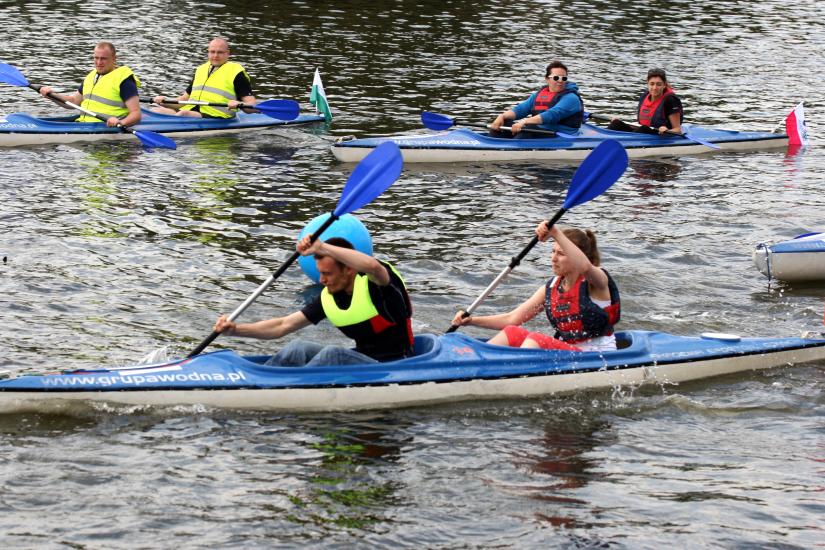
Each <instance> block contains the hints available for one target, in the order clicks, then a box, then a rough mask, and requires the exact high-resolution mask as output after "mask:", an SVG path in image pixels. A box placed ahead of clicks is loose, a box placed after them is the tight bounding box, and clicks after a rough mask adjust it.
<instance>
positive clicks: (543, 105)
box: [491, 61, 584, 138]
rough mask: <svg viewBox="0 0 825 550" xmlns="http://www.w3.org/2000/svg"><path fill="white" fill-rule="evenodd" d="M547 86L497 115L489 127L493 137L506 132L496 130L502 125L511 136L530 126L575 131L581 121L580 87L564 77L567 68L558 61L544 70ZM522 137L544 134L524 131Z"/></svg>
mask: <svg viewBox="0 0 825 550" xmlns="http://www.w3.org/2000/svg"><path fill="white" fill-rule="evenodd" d="M544 76H545V80H546V82H547V85H546V86H543V87H542V88H541V89H539V90H538V91H536V92H533V93H532V94H531V95H530V97H528V98H527V99H525V100H524V101H522V102H521V103H519V104H518V105H516V106H515V107H513V108H512V109H508V110H507V111H504V112H503V113H501V114H500V115H498V116H497V117H496V118H495V120H494V121H493V123H492V124H491V127H492V129H493V130H494V131H496V134H495V135H496V136H498V137H504V136H506V135H507V134H505V133H503V132H498V129H499V128H501V127H502V126H506V125H510V127H511V128H512V129H513V130H512V135H516V134H519V133H520V132H521V130H522V129H523V128H524V127H525V126H527V125H529V127H530V128H535V129H539V130H548V131H551V132H555V131H559V132H566V133H571V134H574V133H576V132H577V131H578V129H579V128H580V127H581V125H582V121H583V120H584V102H583V101H582V99H581V96H579V87H578V86H577V85H576V83H575V82H571V81H570V80H569V79H568V77H567V67H566V66H565V65H564V63H562V62H561V61H553V62H552V63H550V64H549V65H547V69H546V70H545V75H544ZM519 137H520V138H525V137H546V136H542V135H541V134H534V133H532V132H525V133H523V134H521V135H519Z"/></svg>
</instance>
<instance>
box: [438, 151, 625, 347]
mask: <svg viewBox="0 0 825 550" xmlns="http://www.w3.org/2000/svg"><path fill="white" fill-rule="evenodd" d="M626 169H627V151H625V150H624V147H622V146H621V144H620V143H619V142H618V141H615V140H612V139H608V140H605V141H603V142H601V143H600V144H599V145H598V146H597V147H596V148H595V149H593V151H591V152H590V154H589V155H587V158H585V159H584V160H583V161H582V163H581V165H580V166H579V168H578V169H577V170H576V173H575V174H573V179H572V180H571V181H570V186H569V187H568V188H567V197H566V198H565V199H564V205H563V206H562V207H561V208H559V210H558V212H556V214H555V215H554V216H553V217H552V218H551V219H550V220H549V221H548V222H547V228H548V229H549V228H551V227H553V226H554V225H555V224H556V222H557V221H559V218H561V217H562V216H563V215H564V213H565V212H567V211H568V210H570V209H571V208H573V207H574V206H578V205H580V204H583V203H585V202H587V201H589V200H590V199H593V198H595V197H598V196H599V195H601V194H602V193H604V192H605V191H606V190H607V189H608V188H609V187H610V186H611V185H613V184H614V183H615V182H616V180H617V179H619V178H620V177H621V175H622V174H624V171H625V170H626ZM538 242H539V238H538V236H536V235H533V238H532V240H531V241H530V243H529V244H528V245H527V246H525V247H524V249H523V250H522V251H521V252H519V254H518V255H517V256H513V258H512V259H511V260H510V265H508V266H507V267H506V268H505V269H504V270H503V271H502V272H501V273H499V275H498V276H497V277H496V278H495V279H494V280H493V282H492V283H490V284H489V285H488V286H487V288H485V289H484V292H482V293H481V296H479V297H478V298H476V300H475V302H473V303H472V304H470V307H468V308H467V309H466V310H465V311H464V314H463V316H462V317H469V316H470V315H471V314H472V313H473V312H474V311H475V310H476V308H477V307H478V306H479V304H481V302H482V301H483V300H484V299H485V298H487V296H489V295H490V294H491V293H492V292H493V290H495V289H496V287H497V286H498V285H499V283H501V281H503V280H504V278H505V277H507V275H509V274H510V272H511V271H513V269H515V268H516V267H517V266H518V265H519V264H520V263H521V260H522V259H523V258H524V257H525V256H526V255H527V253H528V252H530V250H532V249H533V247H534V246H536V244H537V243H538ZM459 326H460V325H451V326H450V328H449V329H448V330H447V332H448V333H449V332H455V331H456V330H457V329H458V328H459Z"/></svg>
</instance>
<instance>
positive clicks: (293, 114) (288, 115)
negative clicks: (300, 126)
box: [255, 99, 301, 120]
mask: <svg viewBox="0 0 825 550" xmlns="http://www.w3.org/2000/svg"><path fill="white" fill-rule="evenodd" d="M255 108H256V109H258V110H259V111H260V112H262V113H263V114H265V115H266V116H269V117H272V118H277V119H279V120H295V119H296V118H298V114H299V113H300V112H301V106H300V105H298V102H297V101H292V100H291V99H267V100H266V101H261V102H260V103H256V104H255Z"/></svg>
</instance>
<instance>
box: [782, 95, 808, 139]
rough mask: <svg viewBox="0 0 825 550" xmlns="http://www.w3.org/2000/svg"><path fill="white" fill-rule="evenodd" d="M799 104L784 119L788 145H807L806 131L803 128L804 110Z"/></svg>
mask: <svg viewBox="0 0 825 550" xmlns="http://www.w3.org/2000/svg"><path fill="white" fill-rule="evenodd" d="M802 103H804V102H800V103H799V105H797V106H796V107H794V110H793V111H791V114H789V115H788V117H787V118H786V119H785V133H786V134H788V145H808V129H807V128H806V127H805V108H804V107H803V106H802Z"/></svg>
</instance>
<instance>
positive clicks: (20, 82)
mask: <svg viewBox="0 0 825 550" xmlns="http://www.w3.org/2000/svg"><path fill="white" fill-rule="evenodd" d="M0 82H5V83H6V84H11V85H12V86H24V87H25V86H27V87H29V88H31V89H32V90H34V91H36V92H40V88H39V87H38V86H35V85H34V84H29V81H28V80H26V77H25V76H23V73H21V72H20V71H18V70H17V69H16V68H15V67H12V66H11V65H8V64H6V63H0ZM49 97H50V98H51V99H53V100H55V101H57V102H58V103H62V104H63V105H65V106H67V107H70V108H72V109H77V110H78V111H81V112H83V113H85V114H87V115H89V116H92V117H95V118H98V119H100V120H102V121H103V122H106V121H107V120H109V118H110V117H109V116H108V115H101V114H98V113H95V112H94V111H90V110H88V109H85V108H83V107H81V106H80V105H75V104H74V103H72V102H71V101H64V100H62V99H60V98H59V97H58V96H57V95H55V94H53V93H51V92H50V93H49ZM117 127H118V128H120V130H121V131H122V132H125V133H127V134H132V135H133V136H135V137H137V138H138V139H139V140H140V142H141V143H143V145H145V146H146V147H165V148H167V149H176V148H177V145H175V142H174V141H172V140H171V139H169V138H168V137H166V136H162V135H160V134H158V133H155V132H147V131H145V130H133V129H132V128H129V127H128V126H124V125H123V124H118V125H117Z"/></svg>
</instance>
